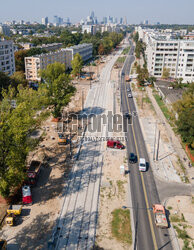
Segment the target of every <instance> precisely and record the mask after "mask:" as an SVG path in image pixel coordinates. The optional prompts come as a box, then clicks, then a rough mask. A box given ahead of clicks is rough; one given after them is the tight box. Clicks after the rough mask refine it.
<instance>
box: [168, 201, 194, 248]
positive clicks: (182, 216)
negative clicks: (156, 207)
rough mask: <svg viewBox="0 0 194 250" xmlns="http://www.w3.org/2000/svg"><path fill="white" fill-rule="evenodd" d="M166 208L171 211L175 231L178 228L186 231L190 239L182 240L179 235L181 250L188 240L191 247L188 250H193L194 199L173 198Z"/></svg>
mask: <svg viewBox="0 0 194 250" xmlns="http://www.w3.org/2000/svg"><path fill="white" fill-rule="evenodd" d="M166 208H167V209H168V211H169V214H170V219H171V223H172V224H173V226H174V228H175V230H176V227H178V228H179V229H181V230H185V231H186V233H187V234H188V236H189V238H184V239H181V238H180V237H179V235H178V233H177V235H178V241H179V245H180V247H181V249H182V248H183V246H184V240H185V239H186V240H188V242H189V247H191V248H186V249H193V248H194V216H193V215H194V197H191V196H175V197H172V198H170V199H169V200H168V201H167V203H166ZM173 218H174V219H173ZM175 220H177V222H175ZM178 220H179V221H178ZM172 221H174V222H172ZM176 231H177V230H176Z"/></svg>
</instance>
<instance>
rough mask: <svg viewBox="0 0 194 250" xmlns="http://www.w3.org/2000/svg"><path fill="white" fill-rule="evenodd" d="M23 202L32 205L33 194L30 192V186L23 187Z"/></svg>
mask: <svg viewBox="0 0 194 250" xmlns="http://www.w3.org/2000/svg"><path fill="white" fill-rule="evenodd" d="M22 202H23V204H29V205H32V194H31V190H30V186H27V185H26V186H23V187H22Z"/></svg>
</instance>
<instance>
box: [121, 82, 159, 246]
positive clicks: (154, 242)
mask: <svg viewBox="0 0 194 250" xmlns="http://www.w3.org/2000/svg"><path fill="white" fill-rule="evenodd" d="M124 85H125V96H126V100H127V106H128V109H129V112H130V113H131V109H130V106H129V101H128V98H127V88H126V82H125V80H124ZM131 127H132V132H133V138H134V142H135V148H136V152H137V157H138V159H139V151H138V147H137V140H136V136H135V131H134V127H133V123H132V126H131ZM140 176H141V182H142V186H143V192H144V197H145V202H146V208H147V209H146V210H147V213H148V220H149V224H150V229H151V234H152V240H153V244H154V249H155V250H157V249H158V246H157V242H156V236H155V232H154V227H153V222H152V218H151V212H150V210H149V204H148V197H147V191H146V187H145V182H144V178H143V173H142V172H140Z"/></svg>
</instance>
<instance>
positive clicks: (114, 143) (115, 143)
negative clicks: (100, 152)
mask: <svg viewBox="0 0 194 250" xmlns="http://www.w3.org/2000/svg"><path fill="white" fill-rule="evenodd" d="M107 147H108V148H117V149H124V148H125V146H124V145H123V144H122V143H121V142H120V141H116V140H108V141H107Z"/></svg>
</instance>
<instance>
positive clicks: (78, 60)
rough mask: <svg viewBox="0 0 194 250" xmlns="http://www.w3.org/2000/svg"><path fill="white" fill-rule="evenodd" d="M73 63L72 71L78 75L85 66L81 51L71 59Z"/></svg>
mask: <svg viewBox="0 0 194 250" xmlns="http://www.w3.org/2000/svg"><path fill="white" fill-rule="evenodd" d="M71 65H72V73H73V75H75V76H77V75H79V76H80V74H81V70H82V67H83V60H82V57H81V56H80V54H79V53H77V54H76V55H75V56H74V58H73V60H72V61H71Z"/></svg>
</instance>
